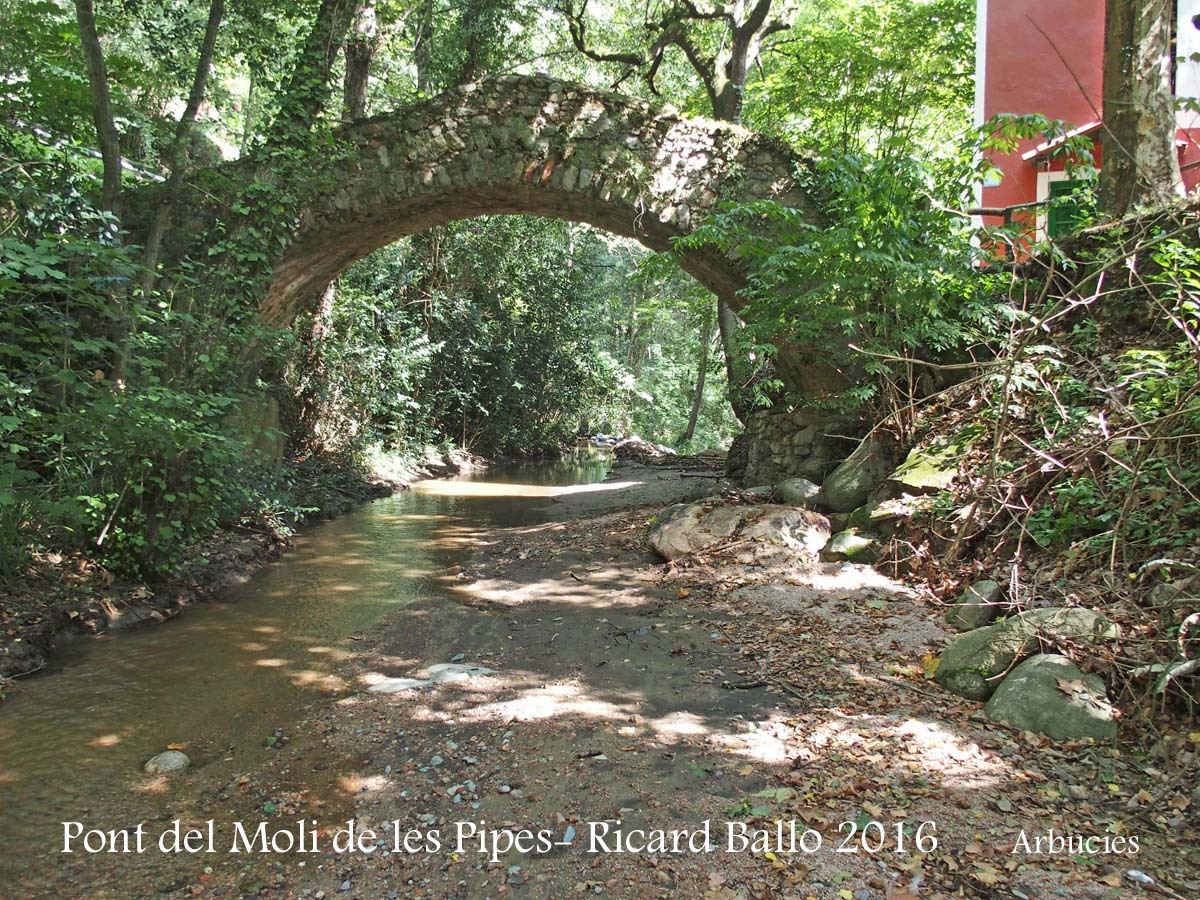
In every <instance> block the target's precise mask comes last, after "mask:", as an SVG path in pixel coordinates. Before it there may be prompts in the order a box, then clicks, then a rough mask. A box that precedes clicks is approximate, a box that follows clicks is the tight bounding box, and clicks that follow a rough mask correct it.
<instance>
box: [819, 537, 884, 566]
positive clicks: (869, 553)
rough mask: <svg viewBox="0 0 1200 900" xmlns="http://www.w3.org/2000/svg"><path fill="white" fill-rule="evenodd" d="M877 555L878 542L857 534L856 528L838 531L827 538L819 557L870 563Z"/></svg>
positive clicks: (833, 560)
mask: <svg viewBox="0 0 1200 900" xmlns="http://www.w3.org/2000/svg"><path fill="white" fill-rule="evenodd" d="M878 556H879V542H878V541H876V540H875V539H874V538H873V537H868V536H867V535H865V534H859V533H858V529H856V528H847V529H846V530H845V531H839V532H838V533H837V534H835V535H834V536H833V537H831V538H830V539H829V543H828V544H826V545H825V549H824V550H822V551H821V557H822V558H823V559H826V560H829V561H830V562H857V563H865V564H867V565H870V564H871V563H873V562H875V559H876V558H877V557H878Z"/></svg>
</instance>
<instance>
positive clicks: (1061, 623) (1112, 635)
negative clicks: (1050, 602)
mask: <svg viewBox="0 0 1200 900" xmlns="http://www.w3.org/2000/svg"><path fill="white" fill-rule="evenodd" d="M1004 627H1005V628H1007V629H1008V630H1009V632H1010V633H1012V634H1014V635H1018V636H1019V637H1021V639H1022V640H1023V641H1024V643H1025V646H1026V647H1027V649H1026V651H1025V652H1026V653H1032V652H1033V651H1034V650H1036V649H1040V648H1041V647H1044V646H1046V645H1054V646H1059V645H1062V644H1064V643H1077V644H1100V643H1103V642H1104V641H1113V640H1116V639H1117V638H1119V637H1120V636H1121V629H1120V628H1118V627H1117V626H1116V625H1114V624H1113V623H1112V622H1110V621H1109V620H1108V619H1106V618H1105V617H1104V616H1102V615H1100V613H1098V612H1096V611H1094V610H1091V609H1084V608H1083V607H1081V606H1061V607H1052V608H1049V609H1028V610H1026V611H1025V612H1023V613H1019V614H1018V615H1015V616H1012V617H1011V618H1008V619H1005V621H1004Z"/></svg>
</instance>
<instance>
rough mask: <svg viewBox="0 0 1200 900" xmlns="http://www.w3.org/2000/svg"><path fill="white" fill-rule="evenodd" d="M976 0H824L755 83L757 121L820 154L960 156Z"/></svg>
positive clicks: (752, 110)
mask: <svg viewBox="0 0 1200 900" xmlns="http://www.w3.org/2000/svg"><path fill="white" fill-rule="evenodd" d="M974 18H975V3H974V0H932V2H918V0H890V2H881V0H817V2H809V3H806V4H804V6H803V7H802V9H801V12H800V13H799V15H798V17H797V20H796V22H795V23H794V24H793V26H792V29H791V32H790V34H789V39H788V41H787V42H786V43H783V44H782V45H781V46H780V48H779V50H778V52H777V53H776V54H774V55H773V57H771V58H770V59H769V60H768V61H767V64H766V67H765V74H764V75H763V77H762V78H761V79H758V80H755V81H752V82H751V83H750V85H749V89H748V95H749V100H748V104H747V124H749V125H751V126H753V127H755V128H759V129H762V130H766V131H776V132H779V133H782V134H784V135H786V136H787V137H789V138H790V139H791V140H793V141H794V142H795V143H797V144H798V145H799V146H801V147H803V148H805V149H806V150H809V151H811V152H815V153H816V154H818V155H821V156H824V155H826V154H830V155H842V156H844V155H861V154H865V153H870V154H878V155H881V156H887V155H893V154H899V155H906V154H915V153H918V152H919V153H920V154H921V155H922V156H923V157H925V158H928V157H930V156H944V155H952V154H953V153H954V152H955V150H956V148H957V146H958V144H959V142H960V141H961V140H962V138H963V136H964V133H965V131H966V128H967V123H969V121H970V109H971V105H972V99H973V93H974V40H975V29H974Z"/></svg>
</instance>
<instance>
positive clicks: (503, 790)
mask: <svg viewBox="0 0 1200 900" xmlns="http://www.w3.org/2000/svg"><path fill="white" fill-rule="evenodd" d="M510 791H512V788H510V787H509V786H508V785H507V784H502V785H500V793H502V794H507V793H509V792H510Z"/></svg>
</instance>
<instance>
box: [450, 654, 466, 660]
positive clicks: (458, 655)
mask: <svg viewBox="0 0 1200 900" xmlns="http://www.w3.org/2000/svg"><path fill="white" fill-rule="evenodd" d="M466 658H467V654H465V653H455V654H454V655H453V656H452V657H450V662H462V661H463V660H464V659H466Z"/></svg>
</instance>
